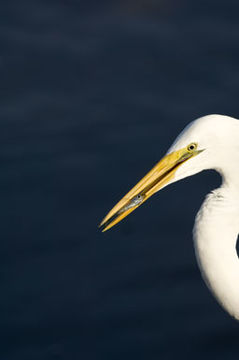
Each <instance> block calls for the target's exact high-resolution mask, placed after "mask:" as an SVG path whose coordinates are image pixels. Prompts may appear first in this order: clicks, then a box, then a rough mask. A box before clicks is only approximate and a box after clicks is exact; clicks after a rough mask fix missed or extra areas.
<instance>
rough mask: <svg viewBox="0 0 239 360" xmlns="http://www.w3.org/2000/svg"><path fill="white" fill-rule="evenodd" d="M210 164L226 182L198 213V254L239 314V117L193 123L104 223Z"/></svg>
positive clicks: (223, 299)
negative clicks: (238, 244) (238, 254)
mask: <svg viewBox="0 0 239 360" xmlns="http://www.w3.org/2000/svg"><path fill="white" fill-rule="evenodd" d="M205 169H215V170H216V171H218V172H219V173H220V174H221V176H222V185H221V187H220V188H218V189H216V190H214V191H212V192H211V193H210V194H208V195H207V197H206V199H205V201H204V202H203V204H202V206H201V208H200V210H199V212H198V214H197V216H196V220H195V225H194V229H193V239H194V246H195V252H196V258H197V261H198V265H199V268H200V270H201V274H202V277H203V279H204V280H205V282H206V284H207V286H208V287H209V289H210V290H211V292H212V293H213V294H214V296H215V297H216V299H217V300H218V302H219V303H220V304H221V306H222V307H223V308H224V309H225V310H226V311H227V312H228V313H229V314H230V315H231V316H233V317H234V318H236V319H238V320H239V259H238V256H237V252H236V242H237V236H238V233H239V120H236V119H234V118H231V117H229V116H222V115H208V116H204V117H202V118H199V119H197V120H195V121H193V122H192V123H190V124H189V125H188V126H187V127H186V128H185V129H184V130H183V131H182V133H181V134H180V135H179V136H178V137H177V139H176V140H175V142H174V143H173V145H172V146H171V147H170V149H169V150H168V152H167V153H166V155H165V156H164V157H163V158H162V160H161V161H159V162H158V163H157V164H156V165H155V166H154V168H153V169H152V170H151V171H150V172H149V173H148V174H147V175H146V176H145V177H144V178H143V179H142V180H141V181H139V183H138V184H137V185H136V186H135V187H134V188H133V189H132V190H130V191H129V192H128V193H127V194H126V195H125V196H124V197H123V198H122V199H121V200H120V201H119V202H118V203H117V204H116V205H115V207H114V208H113V209H112V210H111V211H110V212H109V213H108V215H107V216H106V217H105V218H104V220H103V221H102V223H101V225H100V226H102V227H103V231H105V230H107V229H109V228H111V227H112V226H114V225H115V224H116V223H118V222H119V221H120V220H122V219H123V218H124V217H125V216H127V215H128V214H129V213H130V212H132V211H133V210H135V209H136V208H137V207H138V206H140V205H141V204H143V203H144V202H145V201H146V200H147V199H148V198H149V197H150V196H152V195H153V194H154V193H156V192H157V191H159V190H160V189H162V188H163V187H165V186H167V185H169V184H171V183H173V182H176V181H178V180H181V179H183V178H185V177H187V176H191V175H194V174H196V173H198V172H200V171H202V170H205Z"/></svg>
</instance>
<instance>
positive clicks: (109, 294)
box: [0, 0, 239, 360]
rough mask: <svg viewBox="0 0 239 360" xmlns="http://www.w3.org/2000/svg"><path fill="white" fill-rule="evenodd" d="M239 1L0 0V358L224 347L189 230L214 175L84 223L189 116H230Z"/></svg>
mask: <svg viewBox="0 0 239 360" xmlns="http://www.w3.org/2000/svg"><path fill="white" fill-rule="evenodd" d="M238 12H239V3H238V2H237V1H233V0H228V1H227V2H226V1H225V2H222V1H215V0H213V1H210V2H209V1H200V2H199V1H197V2H192V1H189V0H188V1H186V0H185V1H181V2H178V1H175V0H167V1H165V0H162V1H153V0H147V1H146V0H141V1H136V0H128V1H126V0H118V1H101V2H93V1H88V2H85V3H83V2H80V1H76V0H68V1H66V0H65V1H63V0H62V1H60V0H58V1H56V0H55V1H53V0H52V1H50V0H48V1H40V0H35V1H32V0H29V1H27V0H22V1H17V0H15V1H11V2H8V3H7V2H5V3H3V4H2V6H1V24H2V31H1V40H2V41H1V49H2V52H1V53H2V56H1V58H0V67H1V87H0V88H1V97H0V115H1V121H0V167H1V171H0V198H1V202H0V209H1V221H0V233H1V242H0V288H1V296H0V331H1V337H0V359H1V360H21V359H22V360H42V359H44V360H45V359H46V360H48V359H64V360H75V359H77V360H78V359H83V360H99V359H100V360H101V359H102V360H108V359H109V360H117V359H120V360H122V359H125V360H132V359H144V360H156V359H157V360H158V359H179V358H183V359H217V360H218V359H237V357H238V352H239V325H238V324H237V323H236V322H235V321H234V320H233V319H231V318H230V317H229V316H228V315H227V314H226V313H225V312H224V311H223V310H222V309H221V308H220V307H219V305H218V304H217V303H216V302H215V300H214V299H213V297H212V296H211V294H210V293H209V291H208V290H207V288H206V286H205V285H204V283H203V281H202V280H201V276H200V273H199V270H198V268H197V266H196V261H195V256H194V250H193V246H192V240H191V238H192V235H191V229H192V226H193V222H194V217H195V214H196V212H197V209H198V208H199V206H200V204H201V202H202V201H203V198H204V196H205V194H206V193H207V192H209V191H210V190H211V189H213V188H215V187H216V186H218V184H220V179H219V176H217V175H216V174H215V173H213V172H208V173H202V174H199V175H197V176H195V177H193V178H190V179H186V180H185V181H183V182H181V183H178V184H175V185H173V186H171V187H170V188H168V189H165V190H163V191H162V192H161V193H159V194H158V195H157V196H155V197H154V198H153V199H152V200H151V201H149V202H147V203H146V204H145V205H144V206H142V207H140V209H138V210H137V211H136V212H134V213H133V214H132V215H131V216H130V217H129V218H127V219H126V220H125V221H124V222H122V223H121V224H119V225H118V226H117V227H115V228H114V229H112V230H111V231H109V232H107V233H105V234H101V233H100V232H99V231H98V229H97V225H98V223H99V222H100V220H101V219H102V218H103V217H104V215H105V214H106V213H107V212H108V210H109V209H110V208H111V207H112V206H113V205H114V204H115V202H116V201H117V200H119V198H120V197H121V196H122V195H124V193H125V192H126V191H127V190H128V189H129V188H130V187H131V186H133V185H134V184H135V183H136V182H137V181H138V180H139V179H140V178H141V177H142V176H143V175H144V174H145V172H146V171H148V170H149V169H150V168H151V167H152V166H153V165H154V163H156V162H157V161H158V160H159V159H160V157H161V156H162V155H163V154H164V153H165V151H166V150H167V148H168V147H169V146H170V144H171V142H172V141H173V140H174V138H175V137H176V136H177V134H178V133H179V131H181V129H182V128H183V127H184V126H185V125H186V124H187V123H188V122H189V121H191V120H193V119H194V118H196V117H199V116H202V115H205V114H208V113H222V114H227V115H231V116H235V117H239V46H238V44H239V26H238ZM172 224H173V225H172ZM235 286H236V284H235Z"/></svg>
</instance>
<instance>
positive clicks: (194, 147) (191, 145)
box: [187, 143, 197, 152]
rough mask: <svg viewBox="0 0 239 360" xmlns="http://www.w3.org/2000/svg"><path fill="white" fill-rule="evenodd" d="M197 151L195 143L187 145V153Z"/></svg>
mask: <svg viewBox="0 0 239 360" xmlns="http://www.w3.org/2000/svg"><path fill="white" fill-rule="evenodd" d="M196 149H197V144H196V143H191V144H189V145H188V147H187V150H188V151H190V152H191V151H194V150H196Z"/></svg>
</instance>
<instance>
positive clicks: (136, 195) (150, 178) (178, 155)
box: [100, 148, 201, 232]
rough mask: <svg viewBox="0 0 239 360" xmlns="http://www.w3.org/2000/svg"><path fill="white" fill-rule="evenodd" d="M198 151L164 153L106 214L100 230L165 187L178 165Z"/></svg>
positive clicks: (127, 213) (184, 149)
mask: <svg viewBox="0 0 239 360" xmlns="http://www.w3.org/2000/svg"><path fill="white" fill-rule="evenodd" d="M199 152H201V151H193V152H190V151H189V150H188V149H187V148H183V149H181V150H178V151H175V152H172V153H170V154H167V155H165V156H164V157H163V158H162V160H160V161H159V162H158V163H157V164H156V165H155V166H154V167H153V169H152V170H150V171H149V172H148V174H146V175H145V176H144V177H143V179H141V180H140V181H139V182H138V184H136V185H135V186H134V187H133V189H131V190H130V191H129V192H128V193H127V194H126V195H125V196H124V197H123V198H122V199H121V200H120V201H119V202H118V203H117V204H116V205H115V206H114V207H113V209H112V210H111V211H110V212H109V213H108V214H107V215H106V217H105V218H104V219H103V221H102V222H101V224H100V227H102V231H103V232H104V231H106V230H108V229H110V228H111V227H112V226H114V225H115V224H117V223H118V222H119V221H121V220H122V219H123V218H125V217H126V216H127V215H129V214H130V213H131V212H132V211H134V210H135V209H137V208H138V207H139V206H140V205H142V204H143V203H144V202H145V201H146V200H148V199H149V198H150V196H152V195H153V194H154V193H156V192H157V191H159V190H160V189H162V188H163V187H165V186H166V185H167V184H168V183H169V181H170V180H171V179H173V177H174V174H175V172H176V170H177V169H178V168H179V166H180V165H181V164H182V163H184V162H185V161H187V160H188V159H190V158H191V157H193V156H195V155H197V154H198V153H199Z"/></svg>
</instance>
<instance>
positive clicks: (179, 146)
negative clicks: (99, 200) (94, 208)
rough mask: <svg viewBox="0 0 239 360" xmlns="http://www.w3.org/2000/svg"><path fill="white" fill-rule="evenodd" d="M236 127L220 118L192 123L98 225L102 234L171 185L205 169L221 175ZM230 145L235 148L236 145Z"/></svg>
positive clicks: (221, 116)
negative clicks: (229, 143)
mask: <svg viewBox="0 0 239 360" xmlns="http://www.w3.org/2000/svg"><path fill="white" fill-rule="evenodd" d="M238 123H239V122H238V120H236V119H233V118H230V117H228V116H223V115H207V116H204V117H202V118H199V119H197V120H195V121H193V122H191V123H190V124H189V125H188V126H187V127H186V128H185V129H184V130H183V131H182V132H181V133H180V135H179V136H178V137H177V138H176V140H175V141H174V143H173V144H172V146H171V147H170V148H169V150H168V151H167V153H166V155H165V156H164V157H163V158H162V159H161V160H160V161H159V162H158V163H157V164H156V165H155V166H154V167H153V168H152V169H151V170H150V171H149V172H148V173H147V174H146V175H145V176H144V177H143V178H142V179H141V180H140V181H139V182H138V183H137V184H136V185H135V186H134V187H133V188H132V189H131V190H130V191H129V192H128V193H127V194H126V195H125V196H124V197H123V198H122V199H121V200H120V201H119V202H118V203H117V204H116V205H115V206H114V207H113V209H112V210H111V211H110V212H109V213H108V214H107V215H106V217H105V218H104V219H103V221H102V222H101V224H100V227H102V231H106V230H108V229H110V228H111V227H112V226H114V225H115V224H117V223H118V222H119V221H121V220H122V219H123V218H125V217H126V216H127V215H129V214H130V213H131V212H132V211H134V210H135V209H137V208H138V207H139V206H140V205H142V204H143V203H144V202H145V201H146V200H148V199H149V198H150V197H151V196H152V195H154V194H155V193H156V192H158V191H159V190H161V189H162V188H164V187H165V186H168V185H169V184H172V183H173V182H176V181H179V180H181V179H183V178H185V177H188V176H191V175H194V174H196V173H198V172H200V171H202V170H206V169H212V168H214V169H217V170H218V171H219V172H220V166H221V164H222V162H228V159H230V156H229V155H228V154H229V153H230V149H228V137H229V138H230V137H231V134H232V132H233V129H234V131H237V132H238V131H239V125H238ZM237 139H238V137H237ZM231 145H232V147H233V146H237V147H238V142H236V143H235V144H231ZM223 159H224V160H225V161H223Z"/></svg>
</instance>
